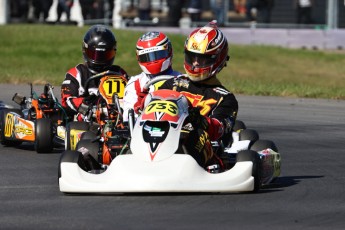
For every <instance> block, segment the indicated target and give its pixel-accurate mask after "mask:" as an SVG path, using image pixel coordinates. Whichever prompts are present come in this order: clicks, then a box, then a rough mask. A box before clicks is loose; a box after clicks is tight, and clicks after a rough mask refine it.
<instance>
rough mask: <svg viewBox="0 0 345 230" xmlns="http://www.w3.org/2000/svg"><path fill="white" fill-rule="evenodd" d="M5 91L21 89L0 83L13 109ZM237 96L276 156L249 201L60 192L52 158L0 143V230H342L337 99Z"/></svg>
mask: <svg viewBox="0 0 345 230" xmlns="http://www.w3.org/2000/svg"><path fill="white" fill-rule="evenodd" d="M35 89H36V90H38V91H40V90H41V89H43V87H42V88H37V87H36V88H35ZM15 92H20V93H21V94H23V95H28V93H29V87H28V86H26V85H25V86H23V85H20V86H13V85H3V84H2V85H1V84H0V100H2V101H4V102H6V103H9V104H12V105H13V103H12V102H11V98H12V95H13V94H14V93H15ZM237 98H238V100H239V104H240V110H239V115H238V118H239V119H241V120H243V121H244V122H245V123H246V125H247V127H248V128H253V129H256V130H257V131H258V132H259V134H260V137H261V139H269V140H273V141H274V142H275V143H276V144H277V146H278V148H279V151H280V152H281V155H282V175H281V177H280V178H279V179H278V180H277V181H276V183H275V184H274V185H272V186H270V187H267V188H265V189H262V190H261V191H260V192H259V193H257V194H252V193H244V194H130V195H64V194H62V193H61V192H60V191H59V187H58V180H57V171H58V160H59V156H60V152H59V151H56V152H54V153H52V154H37V153H36V152H35V151H33V148H32V146H31V145H23V146H21V147H20V148H13V147H3V146H1V147H0V229H160V230H161V229H344V228H345V218H344V213H345V186H344V184H345V176H344V173H345V170H344V168H345V150H344V143H345V132H344V130H345V116H344V115H345V112H344V109H345V101H335V100H314V99H296V98H278V97H252V96H243V95H238V96H237ZM133 183H135V182H133Z"/></svg>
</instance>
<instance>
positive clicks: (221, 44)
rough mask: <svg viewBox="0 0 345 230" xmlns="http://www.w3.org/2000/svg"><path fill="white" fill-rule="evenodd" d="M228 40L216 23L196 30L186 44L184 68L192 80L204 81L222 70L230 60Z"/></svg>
mask: <svg viewBox="0 0 345 230" xmlns="http://www.w3.org/2000/svg"><path fill="white" fill-rule="evenodd" d="M228 50H229V47H228V42H227V40H226V38H225V36H224V34H223V33H222V32H221V31H220V30H219V29H218V27H217V25H216V24H215V23H212V22H211V23H209V24H207V25H206V26H204V27H202V28H198V29H196V30H194V31H193V32H192V33H191V34H190V35H189V36H188V38H187V40H186V42H185V45H184V52H185V58H184V69H185V71H186V73H187V75H188V77H189V78H190V79H191V80H192V81H203V80H206V79H208V78H210V77H213V76H215V75H216V74H217V73H218V72H220V71H221V70H222V69H223V67H224V66H225V65H226V62H227V61H228V60H229V56H228Z"/></svg>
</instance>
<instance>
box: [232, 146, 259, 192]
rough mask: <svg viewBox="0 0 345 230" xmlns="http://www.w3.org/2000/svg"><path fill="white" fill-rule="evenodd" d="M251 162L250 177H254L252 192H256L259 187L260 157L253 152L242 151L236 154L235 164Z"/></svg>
mask: <svg viewBox="0 0 345 230" xmlns="http://www.w3.org/2000/svg"><path fill="white" fill-rule="evenodd" d="M244 161H251V162H253V170H252V176H253V177H254V189H253V192H258V191H259V190H260V187H261V161H260V156H259V154H258V153H257V152H255V151H253V150H242V151H239V152H238V153H237V156H236V162H244Z"/></svg>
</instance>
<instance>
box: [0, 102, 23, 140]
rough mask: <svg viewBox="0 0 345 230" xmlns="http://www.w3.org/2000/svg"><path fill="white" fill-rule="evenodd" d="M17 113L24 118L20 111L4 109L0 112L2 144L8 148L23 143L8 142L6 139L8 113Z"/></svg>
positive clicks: (0, 138)
mask: <svg viewBox="0 0 345 230" xmlns="http://www.w3.org/2000/svg"><path fill="white" fill-rule="evenodd" d="M10 112H15V113H18V114H19V115H20V116H21V117H23V113H22V111H21V110H19V109H2V110H0V143H1V144H2V145H6V146H18V145H20V144H21V143H22V141H18V140H8V139H6V138H5V119H6V116H7V114H8V113H10Z"/></svg>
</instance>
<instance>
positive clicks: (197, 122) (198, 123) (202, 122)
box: [188, 107, 209, 130]
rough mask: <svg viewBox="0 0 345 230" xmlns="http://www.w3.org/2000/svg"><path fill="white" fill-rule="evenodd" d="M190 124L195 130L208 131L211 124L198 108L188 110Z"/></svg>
mask: <svg viewBox="0 0 345 230" xmlns="http://www.w3.org/2000/svg"><path fill="white" fill-rule="evenodd" d="M188 113H189V116H188V119H189V122H190V123H191V124H192V126H193V127H194V128H200V129H203V130H207V129H208V126H209V123H208V120H207V118H206V117H205V116H203V115H201V114H200V109H199V108H198V107H192V108H190V109H189V110H188Z"/></svg>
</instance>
